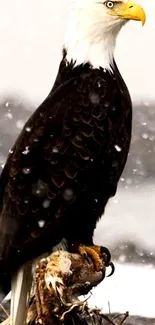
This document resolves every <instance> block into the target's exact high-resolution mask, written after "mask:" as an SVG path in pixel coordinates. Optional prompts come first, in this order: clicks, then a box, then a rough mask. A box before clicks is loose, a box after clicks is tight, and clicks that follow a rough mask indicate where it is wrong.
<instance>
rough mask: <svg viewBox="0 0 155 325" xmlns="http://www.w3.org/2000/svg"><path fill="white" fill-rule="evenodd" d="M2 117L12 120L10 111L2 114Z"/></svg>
mask: <svg viewBox="0 0 155 325" xmlns="http://www.w3.org/2000/svg"><path fill="white" fill-rule="evenodd" d="M4 117H6V118H8V119H9V120H12V119H13V115H12V113H10V112H7V113H6V114H5V115H4Z"/></svg>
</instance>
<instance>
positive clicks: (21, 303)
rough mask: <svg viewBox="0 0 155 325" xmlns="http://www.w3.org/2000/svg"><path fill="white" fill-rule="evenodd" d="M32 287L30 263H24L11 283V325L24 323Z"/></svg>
mask: <svg viewBox="0 0 155 325" xmlns="http://www.w3.org/2000/svg"><path fill="white" fill-rule="evenodd" d="M31 286H32V262H28V263H25V264H24V265H23V266H21V267H20V269H19V270H18V271H17V272H16V273H15V274H14V276H13V277H12V282H11V314H10V324H11V325H24V324H25V323H26V316H27V309H28V301H29V297H30V291H31Z"/></svg>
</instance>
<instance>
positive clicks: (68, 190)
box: [63, 188, 74, 201]
mask: <svg viewBox="0 0 155 325" xmlns="http://www.w3.org/2000/svg"><path fill="white" fill-rule="evenodd" d="M73 196H74V193H73V190H72V189H71V188H66V189H65V190H64V193H63V197H64V200H66V201H70V200H72V199H73Z"/></svg>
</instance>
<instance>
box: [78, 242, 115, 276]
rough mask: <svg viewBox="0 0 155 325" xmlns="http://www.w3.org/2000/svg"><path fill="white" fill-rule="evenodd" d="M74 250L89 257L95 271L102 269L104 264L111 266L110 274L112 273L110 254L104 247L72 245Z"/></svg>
mask: <svg viewBox="0 0 155 325" xmlns="http://www.w3.org/2000/svg"><path fill="white" fill-rule="evenodd" d="M73 247H74V248H73V249H74V250H76V251H77V252H78V253H79V254H80V255H82V256H84V257H85V258H88V259H89V258H91V260H92V261H93V263H94V269H95V271H96V272H99V271H102V270H103V268H104V266H106V267H108V266H111V268H112V271H111V273H110V275H112V274H113V273H114V265H113V263H112V262H111V254H110V252H109V250H108V249H107V248H106V247H103V246H98V245H93V246H85V245H79V246H73Z"/></svg>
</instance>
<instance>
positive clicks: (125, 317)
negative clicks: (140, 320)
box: [119, 311, 129, 325]
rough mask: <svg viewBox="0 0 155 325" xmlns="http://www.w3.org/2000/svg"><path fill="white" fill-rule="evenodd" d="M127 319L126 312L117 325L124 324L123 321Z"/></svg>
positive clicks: (127, 314)
mask: <svg viewBox="0 0 155 325" xmlns="http://www.w3.org/2000/svg"><path fill="white" fill-rule="evenodd" d="M127 317H129V312H128V311H127V312H126V313H125V314H124V317H123V318H122V320H121V322H120V323H119V325H122V324H123V323H124V322H125V320H126V319H127Z"/></svg>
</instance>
